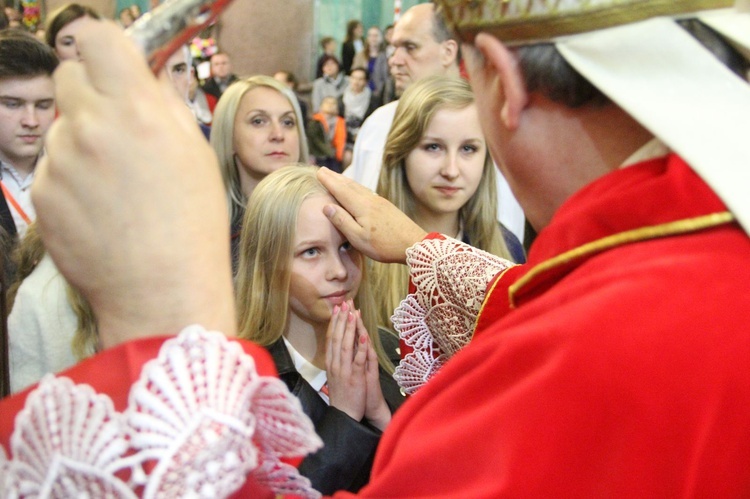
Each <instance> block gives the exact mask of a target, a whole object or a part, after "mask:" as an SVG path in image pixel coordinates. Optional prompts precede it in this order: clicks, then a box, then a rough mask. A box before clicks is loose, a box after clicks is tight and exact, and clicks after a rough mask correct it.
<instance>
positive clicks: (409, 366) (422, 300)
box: [391, 238, 515, 394]
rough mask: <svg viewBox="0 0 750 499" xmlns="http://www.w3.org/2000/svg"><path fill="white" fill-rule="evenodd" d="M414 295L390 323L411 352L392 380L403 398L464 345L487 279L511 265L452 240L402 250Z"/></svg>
mask: <svg viewBox="0 0 750 499" xmlns="http://www.w3.org/2000/svg"><path fill="white" fill-rule="evenodd" d="M406 263H407V265H409V272H410V275H411V279H412V283H413V284H414V286H415V287H416V292H415V293H410V294H409V295H408V296H407V297H406V298H405V299H404V300H403V301H402V302H401V305H399V306H398V307H397V308H396V310H395V312H394V314H393V317H391V320H392V321H393V325H394V327H395V328H396V331H397V332H398V334H399V337H400V338H401V339H402V340H404V342H405V343H406V344H407V345H408V346H410V347H412V348H413V349H414V351H413V352H411V353H408V354H407V355H406V356H405V357H404V358H403V359H402V360H401V362H400V363H399V365H398V366H397V367H396V372H395V373H394V375H393V377H394V378H395V379H396V381H397V382H398V384H399V386H401V388H402V389H403V391H404V392H405V393H407V394H412V393H414V392H416V391H417V390H418V389H419V388H420V387H421V386H422V385H424V384H425V383H427V381H428V380H429V379H430V378H431V377H432V376H434V375H435V373H436V372H437V371H438V370H439V369H440V368H441V367H442V365H443V364H445V362H446V361H447V360H448V359H450V358H451V357H452V356H453V355H455V354H456V352H458V351H459V350H461V349H462V348H463V347H464V346H466V345H467V344H468V343H469V341H471V338H472V336H473V334H474V323H475V322H476V319H477V315H478V314H479V310H480V308H481V306H482V303H483V301H484V296H485V292H486V289H487V285H488V284H489V282H490V281H491V280H492V278H493V277H494V276H495V275H497V274H498V273H499V272H501V271H503V270H505V269H506V268H508V267H510V266H512V265H515V264H514V263H513V262H511V261H508V260H505V259H503V258H500V257H497V256H495V255H492V254H490V253H487V252H485V251H481V250H478V249H476V248H474V247H472V246H469V245H468V244H465V243H462V242H460V241H457V240H455V239H451V238H446V239H425V240H424V241H421V242H419V243H417V244H415V245H414V246H412V247H411V248H409V249H408V250H407V251H406Z"/></svg>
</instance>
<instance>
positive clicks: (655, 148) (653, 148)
mask: <svg viewBox="0 0 750 499" xmlns="http://www.w3.org/2000/svg"><path fill="white" fill-rule="evenodd" d="M667 154H669V148H668V147H667V145H666V144H665V143H664V142H662V141H661V140H659V139H657V138H656V137H654V138H653V139H651V140H649V141H648V142H646V143H645V144H644V145H643V146H641V147H640V148H639V149H638V150H637V151H635V152H634V153H633V154H631V155H630V156H629V157H628V159H626V160H625V161H624V162H623V163H622V165H620V168H625V167H626V166H630V165H634V164H636V163H641V162H643V161H646V160H649V159H654V158H660V157H662V156H666V155H667Z"/></svg>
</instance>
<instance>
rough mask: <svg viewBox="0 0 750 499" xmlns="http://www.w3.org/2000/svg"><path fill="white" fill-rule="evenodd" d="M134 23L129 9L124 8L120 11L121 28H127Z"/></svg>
mask: <svg viewBox="0 0 750 499" xmlns="http://www.w3.org/2000/svg"><path fill="white" fill-rule="evenodd" d="M133 22H135V19H133V13H132V12H131V10H130V9H129V8H124V9H122V10H121V11H120V23H122V25H123V27H125V28H128V27H130V25H131V24H133Z"/></svg>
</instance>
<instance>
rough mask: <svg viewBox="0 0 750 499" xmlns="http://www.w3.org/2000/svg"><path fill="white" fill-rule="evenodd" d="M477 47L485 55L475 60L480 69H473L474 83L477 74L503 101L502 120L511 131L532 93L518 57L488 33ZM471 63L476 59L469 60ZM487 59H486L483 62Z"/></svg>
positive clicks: (488, 89)
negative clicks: (527, 87)
mask: <svg viewBox="0 0 750 499" xmlns="http://www.w3.org/2000/svg"><path fill="white" fill-rule="evenodd" d="M474 47H476V50H477V51H478V52H479V53H480V54H481V56H482V57H481V58H479V57H476V56H475V57H473V59H475V60H474V62H470V65H473V64H474V63H478V64H479V65H480V67H479V68H477V69H475V70H472V83H473V82H474V78H475V75H476V74H477V73H478V75H477V76H478V77H479V78H481V79H482V80H483V85H485V87H484V88H485V91H491V92H495V94H494V95H497V96H498V98H499V99H501V101H502V103H501V105H502V107H501V110H500V118H501V120H502V122H503V126H505V127H506V128H507V129H509V130H514V129H515V128H516V127H518V123H519V121H520V118H521V112H522V111H523V109H524V108H525V107H526V105H527V103H528V93H527V92H526V85H525V83H524V80H523V74H522V73H521V68H520V66H519V64H518V60H517V58H516V56H515V55H514V54H513V53H512V52H511V51H510V50H508V48H507V47H506V46H505V45H503V44H502V42H500V41H499V40H498V39H497V38H495V37H494V36H492V35H488V34H486V33H480V34H479V35H477V37H476V39H475V40H474ZM467 59H468V60H470V59H472V57H468V58H467ZM479 59H483V60H481V61H480V60H479Z"/></svg>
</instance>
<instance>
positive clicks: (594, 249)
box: [508, 211, 734, 308]
mask: <svg viewBox="0 0 750 499" xmlns="http://www.w3.org/2000/svg"><path fill="white" fill-rule="evenodd" d="M733 221H734V215H732V214H731V213H730V212H728V211H724V212H719V213H711V214H710V215H703V216H700V217H695V218H686V219H684V220H677V221H674V222H669V223H665V224H661V225H652V226H649V227H640V228H638V229H633V230H628V231H625V232H620V233H618V234H613V235H611V236H607V237H603V238H601V239H597V240H596V241H591V242H590V243H586V244H584V245H583V246H579V247H577V248H573V249H572V250H569V251H566V252H565V253H561V254H559V255H557V256H555V257H553V258H550V259H549V260H545V261H543V262H541V263H539V264H537V265H536V266H534V268H532V269H531V270H529V272H527V273H526V275H524V276H523V277H521V278H520V279H519V280H518V281H516V282H515V283H513V284H512V285H511V286H510V287H509V288H508V300H509V302H510V306H511V308H515V306H516V304H515V295H516V293H518V291H519V290H520V289H521V288H523V287H524V286H525V285H527V284H528V283H529V282H531V281H532V280H533V279H534V278H536V277H537V276H539V275H540V274H542V273H544V272H547V271H548V270H551V269H553V268H556V267H559V266H561V265H565V264H567V263H569V262H571V261H573V260H576V259H578V258H581V257H584V256H588V255H591V254H593V253H598V252H601V251H604V250H606V249H610V248H613V247H615V246H621V245H624V244H628V243H634V242H637V241H646V240H648V239H656V238H658V237H666V236H674V235H677V234H687V233H689V232H696V231H699V230H703V229H708V228H711V227H716V226H719V225H723V224H726V223H729V222H733Z"/></svg>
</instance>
